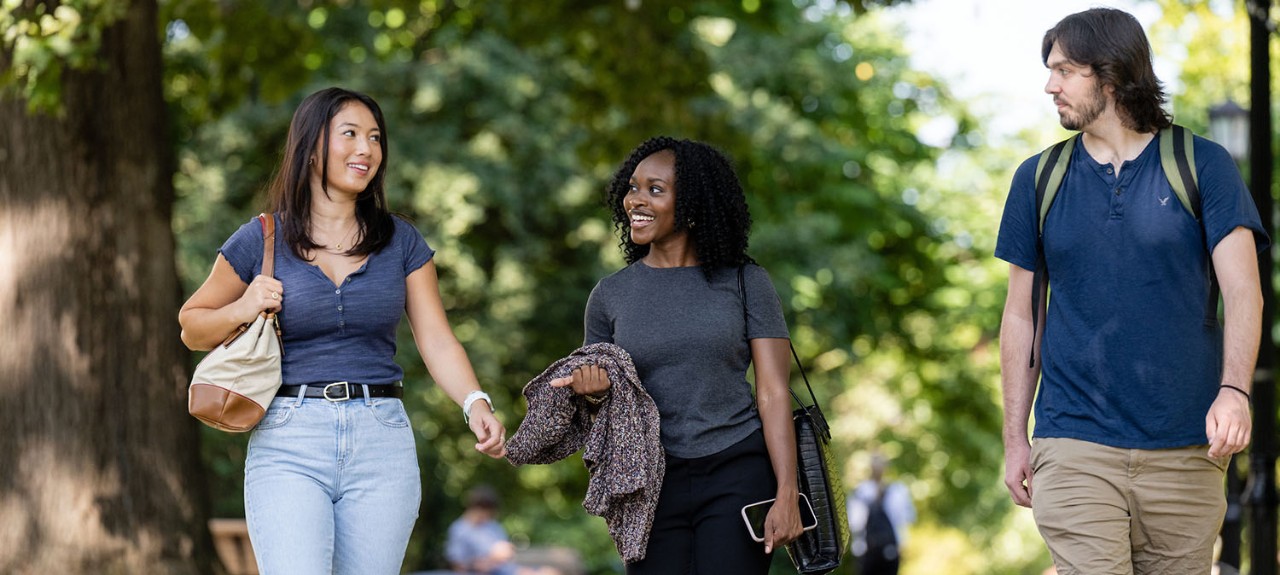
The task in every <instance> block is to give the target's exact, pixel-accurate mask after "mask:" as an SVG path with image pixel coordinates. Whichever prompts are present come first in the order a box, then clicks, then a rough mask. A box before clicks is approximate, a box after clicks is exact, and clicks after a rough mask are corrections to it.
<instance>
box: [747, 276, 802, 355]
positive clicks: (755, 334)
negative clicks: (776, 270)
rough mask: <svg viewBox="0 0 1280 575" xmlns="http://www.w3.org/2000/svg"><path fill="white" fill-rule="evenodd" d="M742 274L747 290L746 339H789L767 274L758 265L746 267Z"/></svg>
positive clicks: (784, 319) (785, 322)
mask: <svg viewBox="0 0 1280 575" xmlns="http://www.w3.org/2000/svg"><path fill="white" fill-rule="evenodd" d="M743 273H744V278H743V282H744V284H745V287H746V290H747V339H758V338H782V339H790V337H791V334H790V333H789V332H788V331H787V320H786V318H785V317H784V316H783V315H782V302H781V300H779V299H778V290H777V289H775V288H774V287H773V281H772V280H770V279H769V272H767V271H765V269H764V268H762V267H760V266H758V265H747V266H746V267H745V268H744V269H743Z"/></svg>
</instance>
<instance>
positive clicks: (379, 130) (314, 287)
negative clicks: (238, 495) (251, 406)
mask: <svg viewBox="0 0 1280 575" xmlns="http://www.w3.org/2000/svg"><path fill="white" fill-rule="evenodd" d="M386 137H387V128H386V124H385V122H384V120H383V116H382V110H381V109H380V108H379V107H378V104H377V103H376V102H374V100H373V99H372V98H370V97H368V96H366V95H364V94H359V93H356V92H351V91H348V90H344V89H341V88H328V89H324V90H320V91H319V92H316V93H314V94H312V95H310V96H308V97H307V98H306V99H305V100H303V101H302V103H301V104H300V105H299V106H298V109H297V111H296V112H295V113H294V116H293V121H292V123H291V124H290V126H289V136H288V141H287V143H286V145H285V149H284V157H283V160H282V163H281V165H280V167H279V169H278V170H277V172H276V174H275V177H274V179H273V180H272V182H271V186H270V195H271V209H272V211H273V214H272V217H274V218H275V222H276V229H278V230H279V231H278V233H276V238H275V242H276V245H277V247H278V249H276V250H275V258H274V259H275V277H274V278H273V277H268V276H264V275H259V274H260V271H261V269H262V257H263V255H262V254H263V251H262V242H263V235H264V234H263V230H262V228H261V227H260V226H259V224H258V222H257V221H256V220H254V221H251V222H249V223H248V224H245V225H243V226H241V227H240V229H239V230H237V231H236V232H235V233H234V234H232V236H231V237H230V238H229V239H228V240H227V241H226V243H224V244H223V245H222V248H221V249H220V250H219V251H218V257H217V260H216V261H215V262H214V265H213V271H212V272H211V273H210V274H209V278H208V279H206V280H205V282H204V284H203V285H201V286H200V288H199V289H198V290H196V292H195V293H194V294H192V296H191V299H189V300H187V302H186V304H184V305H183V306H182V310H181V312H179V315H178V321H179V322H180V323H181V324H182V341H183V342H184V343H186V344H187V346H188V347H190V348H191V349H198V350H203V349H211V348H213V347H214V346H216V345H218V343H220V342H221V341H222V340H223V339H224V338H225V337H226V336H227V335H228V334H230V333H231V332H232V331H233V330H235V329H236V327H237V326H239V325H240V324H243V323H246V322H249V321H252V320H253V319H254V318H256V317H257V316H258V314H259V312H262V311H268V312H275V313H277V314H278V315H277V318H278V319H279V321H280V324H281V330H282V332H283V347H284V359H283V365H282V379H283V385H282V386H281V387H280V391H279V392H278V394H277V395H276V398H275V399H274V400H273V401H272V402H271V406H270V408H269V409H268V410H267V413H266V415H265V416H264V417H263V419H262V421H261V422H260V423H259V424H258V426H257V427H256V428H255V430H254V431H253V435H252V437H251V438H250V440H249V453H248V456H247V460H246V462H245V485H244V494H245V515H246V518H247V519H248V523H249V537H250V539H251V541H252V543H253V549H254V554H255V555H256V556H257V560H258V568H259V571H261V572H262V573H269V574H271V575H279V574H288V573H297V574H309V575H314V574H316V573H343V574H357V573H359V574H370V573H375V574H387V575H391V574H396V573H399V572H400V566H401V563H402V562H403V558H404V552H405V548H406V547H407V545H408V543H409V534H410V532H411V531H412V530H413V524H414V522H415V521H416V520H417V516H418V506H419V504H420V502H421V499H422V492H421V482H420V479H419V475H418V460H417V453H416V450H415V446H414V437H413V429H412V428H411V427H410V425H409V419H408V416H407V415H406V413H405V409H404V405H403V404H402V403H401V401H400V398H401V397H402V396H403V393H404V387H403V385H402V384H401V379H402V377H403V375H404V371H403V369H401V367H400V366H398V365H396V363H395V361H394V360H395V353H396V328H397V326H398V325H399V324H400V320H401V318H402V317H403V316H405V315H406V314H407V315H408V318H409V325H410V326H411V327H412V328H413V334H414V341H415V343H416V344H417V347H418V351H419V352H420V353H421V355H422V358H423V361H424V362H425V363H426V366H427V369H428V371H430V373H431V376H432V378H433V379H434V380H435V381H436V382H437V383H439V384H440V387H441V388H442V389H444V391H445V393H447V394H448V395H449V396H450V397H451V398H453V400H454V401H456V402H458V403H459V404H461V405H463V411H464V416H465V417H466V418H467V419H468V423H469V425H470V427H471V430H472V431H473V432H474V433H475V435H476V439H477V441H478V443H477V445H476V449H477V450H479V451H481V452H483V453H485V454H487V455H489V456H491V457H500V456H502V454H503V452H504V446H503V442H504V440H505V438H504V433H505V431H504V429H503V426H502V424H501V423H500V422H499V421H498V419H497V418H496V417H494V415H493V411H492V406H491V405H490V404H489V400H488V396H487V395H485V394H484V393H483V392H481V391H480V386H479V384H478V383H477V381H476V377H475V373H474V372H473V370H472V368H471V364H470V362H469V360H468V359H467V354H466V351H464V350H463V348H462V345H461V344H459V342H458V340H457V338H456V337H454V335H453V331H452V330H451V329H450V327H449V323H448V320H447V318H446V316H445V311H444V305H443V304H442V303H441V299H440V292H439V287H438V283H437V278H436V268H435V263H434V261H433V256H434V251H433V250H432V249H431V248H430V247H429V246H428V245H427V243H426V241H425V240H424V239H423V237H422V235H421V234H420V233H419V232H418V230H417V229H415V228H414V227H413V225H412V224H410V223H409V222H408V221H405V220H404V219H401V218H399V217H395V216H393V215H392V214H391V213H390V212H389V211H388V209H387V205H386V195H385V192H384V189H383V182H384V181H385V173H386V157H387V141H386ZM481 400H483V401H481Z"/></svg>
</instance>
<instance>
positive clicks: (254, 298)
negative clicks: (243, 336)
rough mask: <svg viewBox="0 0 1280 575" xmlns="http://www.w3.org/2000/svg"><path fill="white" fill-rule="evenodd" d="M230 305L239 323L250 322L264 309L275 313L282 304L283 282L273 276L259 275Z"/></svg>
mask: <svg viewBox="0 0 1280 575" xmlns="http://www.w3.org/2000/svg"><path fill="white" fill-rule="evenodd" d="M232 305H234V306H235V310H234V315H235V318H236V319H237V320H239V321H240V323H251V322H253V320H255V319H257V318H258V314H259V313H261V312H264V311H267V312H271V313H276V312H278V311H280V308H281V307H282V306H283V305H284V284H282V283H280V280H278V279H275V278H273V277H268V276H264V275H259V276H257V277H255V278H253V281H252V282H250V283H249V287H248V288H247V289H245V290H244V295H241V296H240V299H238V300H236V301H235V303H234V304H232Z"/></svg>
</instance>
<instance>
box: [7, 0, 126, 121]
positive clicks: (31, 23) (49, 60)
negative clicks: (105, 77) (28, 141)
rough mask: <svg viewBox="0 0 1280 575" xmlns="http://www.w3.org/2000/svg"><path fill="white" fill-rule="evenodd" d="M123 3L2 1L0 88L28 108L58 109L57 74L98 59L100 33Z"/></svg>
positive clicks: (122, 9) (91, 64)
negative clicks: (2, 33)
mask: <svg viewBox="0 0 1280 575" xmlns="http://www.w3.org/2000/svg"><path fill="white" fill-rule="evenodd" d="M126 8H128V0H63V1H61V2H42V1H32V0H27V1H24V0H3V1H2V2H0V30H4V36H3V38H0V91H2V92H5V93H10V94H16V95H18V96H20V97H21V98H23V99H24V100H26V102H27V106H28V109H29V110H30V111H31V112H42V113H58V112H59V111H60V110H61V106H62V82H61V80H62V75H63V74H64V73H65V72H66V71H67V70H87V69H92V68H94V67H95V66H98V65H99V64H100V63H99V62H98V61H97V60H96V55H97V54H98V49H99V47H100V46H101V44H102V35H103V32H104V31H105V30H106V29H107V28H108V27H110V26H111V25H112V24H114V23H115V22H116V21H117V20H119V19H120V18H122V17H123V16H124V14H125V10H126Z"/></svg>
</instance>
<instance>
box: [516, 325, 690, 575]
mask: <svg viewBox="0 0 1280 575" xmlns="http://www.w3.org/2000/svg"><path fill="white" fill-rule="evenodd" d="M584 365H595V366H599V367H601V368H603V369H604V370H605V371H606V372H607V373H608V374H609V382H610V384H611V385H612V387H611V389H610V392H609V396H608V397H607V398H606V399H605V400H604V402H603V403H602V404H601V405H600V406H599V410H598V411H596V410H595V408H593V407H592V406H590V405H588V404H587V402H586V401H585V400H583V399H581V398H578V397H577V394H575V393H574V392H573V390H572V389H570V388H568V387H552V386H551V385H550V382H551V380H553V379H557V378H560V377H566V376H568V375H570V374H571V373H572V372H573V370H574V369H576V368H578V367H581V366H584ZM524 396H525V399H526V400H527V401H528V402H529V411H528V413H527V414H525V418H524V421H522V422H520V428H519V429H518V430H517V431H516V433H515V435H513V436H511V440H510V441H508V442H507V460H508V461H510V462H511V463H512V464H514V465H524V464H528V463H553V462H556V461H559V460H561V459H564V458H566V457H569V456H570V455H573V454H574V453H576V452H577V451H578V450H579V449H584V451H583V454H582V460H583V463H584V464H586V467H587V473H588V475H590V479H589V481H588V483H587V494H586V499H585V500H584V501H583V502H582V506H583V508H585V509H586V510H587V512H588V513H590V514H592V515H598V516H600V517H603V518H604V520H605V523H606V524H607V525H608V526H609V535H610V536H611V537H613V541H614V543H615V544H616V545H617V546H618V552H619V553H620V554H621V555H622V560H623V561H625V562H627V563H633V562H635V561H639V560H641V559H644V555H645V549H647V548H648V546H649V529H650V527H652V525H653V515H654V511H655V510H656V509H657V506H658V494H659V493H660V492H661V491H662V476H663V474H664V473H665V472H666V467H667V466H666V458H665V454H664V453H663V450H662V443H661V439H660V436H659V428H658V425H659V424H658V407H657V406H656V405H655V404H654V403H653V398H651V397H649V394H648V392H646V391H645V390H644V387H643V386H642V385H640V378H639V377H638V376H637V375H636V368H635V365H634V364H632V362H631V356H630V355H629V354H628V353H627V351H626V350H624V349H622V348H621V347H618V346H616V345H614V344H611V343H594V344H591V345H588V346H585V347H581V348H579V349H577V350H575V351H574V352H573V353H572V354H570V355H569V357H566V358H564V359H561V360H559V361H557V362H555V363H553V364H551V366H550V367H548V368H547V369H546V371H543V372H542V374H541V375H539V376H538V377H535V378H533V380H532V381H530V382H529V383H528V385H525V387H524ZM593 411H595V415H594V417H593V416H592V412H593Z"/></svg>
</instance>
